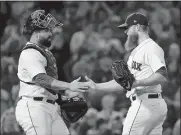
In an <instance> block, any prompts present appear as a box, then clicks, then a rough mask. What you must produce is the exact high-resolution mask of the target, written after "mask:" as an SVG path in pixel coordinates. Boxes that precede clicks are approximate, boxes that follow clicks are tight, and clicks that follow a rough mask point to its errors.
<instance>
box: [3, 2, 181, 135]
mask: <svg viewBox="0 0 181 135" xmlns="http://www.w3.org/2000/svg"><path fill="white" fill-rule="evenodd" d="M180 7H181V2H179V1H178V2H171V1H167V2H143V1H140V2H134V1H132V2H131V1H130V2H126V1H124V2H119V1H115V2H114V1H107V2H89V1H84V2H71V1H60V2H48V1H47V2H33V1H32V2H5V1H4V2H1V7H0V9H1V14H0V18H1V33H0V37H1V45H0V47H1V134H2V135H23V134H24V133H23V132H22V130H21V128H19V126H18V125H17V123H16V120H15V116H14V108H15V105H16V102H17V96H18V91H19V80H18V78H17V75H16V74H17V65H18V58H19V55H20V52H21V49H22V48H23V46H24V45H25V44H26V39H25V38H24V37H23V36H22V35H21V31H22V28H23V24H24V22H25V19H26V18H27V16H28V15H29V14H30V13H31V12H33V11H34V10H36V9H45V10H47V11H49V12H50V13H51V14H52V15H53V16H55V18H57V19H58V20H60V21H61V22H62V23H63V24H64V26H63V27H62V28H58V29H55V30H54V32H53V34H54V36H53V41H52V46H51V50H52V52H53V54H54V56H55V57H56V60H57V65H58V70H59V72H58V74H59V80H63V81H72V80H73V79H75V78H76V77H78V76H84V75H85V74H86V75H88V76H89V77H90V78H92V79H93V80H94V81H95V82H105V81H108V80H111V79H112V76H111V73H110V70H109V69H110V64H111V63H112V62H113V61H114V60H117V59H127V57H128V55H129V54H127V53H126V52H125V50H124V42H125V39H126V37H125V35H124V32H123V31H121V30H119V29H118V28H117V25H118V24H120V23H123V22H124V21H125V19H126V17H127V15H129V14H130V13H133V12H141V13H143V14H145V15H146V16H147V17H148V18H149V19H150V22H151V29H150V35H151V37H152V38H153V39H154V40H155V41H156V42H157V43H158V44H159V45H160V46H161V47H162V48H163V49H164V51H165V59H166V63H167V68H168V73H169V83H168V84H166V85H165V86H164V87H163V96H164V99H165V100H166V102H167V104H168V109H169V111H168V116H167V118H166V121H165V123H164V125H163V128H164V130H163V135H180V75H181V70H180V69H181V68H180V36H181V35H180ZM30 57H31V56H30ZM84 97H85V98H86V99H87V100H88V102H89V105H90V109H89V111H88V113H87V114H86V116H85V117H84V118H83V119H82V120H80V121H78V122H77V123H76V124H72V125H70V126H69V129H70V131H71V135H121V132H122V124H123V122H124V118H125V115H126V113H127V109H128V107H129V105H130V101H129V99H126V98H125V95H124V94H122V93H121V92H115V93H111V94H108V93H106V92H97V93H90V94H88V95H84ZM60 130H61V129H60Z"/></svg>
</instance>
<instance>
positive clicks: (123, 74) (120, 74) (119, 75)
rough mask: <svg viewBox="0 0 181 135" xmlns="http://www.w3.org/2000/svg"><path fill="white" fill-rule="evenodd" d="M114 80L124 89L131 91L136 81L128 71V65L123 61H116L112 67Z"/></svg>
mask: <svg viewBox="0 0 181 135" xmlns="http://www.w3.org/2000/svg"><path fill="white" fill-rule="evenodd" d="M111 71H112V75H113V78H114V79H115V81H116V82H117V83H119V84H120V85H121V86H122V87H123V88H124V89H126V90H128V91H130V90H131V87H132V85H133V83H134V81H135V78H134V76H133V74H131V72H130V70H129V69H128V65H127V64H126V62H124V61H123V60H119V61H115V62H113V64H112V65H111Z"/></svg>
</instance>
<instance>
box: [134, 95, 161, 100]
mask: <svg viewBox="0 0 181 135" xmlns="http://www.w3.org/2000/svg"><path fill="white" fill-rule="evenodd" d="M160 97H161V94H160V93H156V94H148V95H147V98H148V99H153V98H160ZM136 98H137V97H136V96H132V101H134V100H136Z"/></svg>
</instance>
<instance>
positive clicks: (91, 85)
mask: <svg viewBox="0 0 181 135" xmlns="http://www.w3.org/2000/svg"><path fill="white" fill-rule="evenodd" d="M85 79H86V81H87V82H84V84H85V85H86V86H88V87H89V90H96V83H95V82H94V81H93V80H91V79H90V78H89V77H87V76H85Z"/></svg>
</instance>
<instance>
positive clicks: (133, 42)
mask: <svg viewBox="0 0 181 135" xmlns="http://www.w3.org/2000/svg"><path fill="white" fill-rule="evenodd" d="M136 46H138V34H136V33H135V34H132V35H129V36H128V37H127V40H126V43H125V50H126V51H130V50H132V49H134V48H135V47H136Z"/></svg>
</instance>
